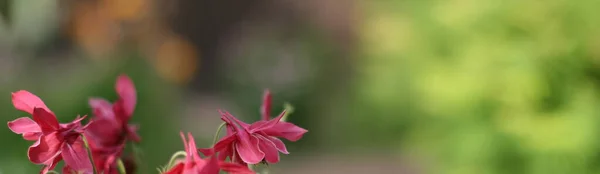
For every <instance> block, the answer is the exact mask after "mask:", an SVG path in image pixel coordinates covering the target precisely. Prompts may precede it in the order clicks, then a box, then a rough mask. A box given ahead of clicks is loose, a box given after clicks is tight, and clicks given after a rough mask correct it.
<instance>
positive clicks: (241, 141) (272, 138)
mask: <svg viewBox="0 0 600 174" xmlns="http://www.w3.org/2000/svg"><path fill="white" fill-rule="evenodd" d="M270 108H271V95H270V93H269V91H266V93H265V95H264V98H263V105H262V107H261V114H262V118H263V120H260V121H257V122H254V123H252V124H247V123H244V122H242V121H240V120H238V119H237V118H235V117H234V116H232V115H231V114H229V113H228V112H225V113H223V112H221V111H219V112H220V113H221V119H222V120H223V121H224V122H225V123H226V124H227V136H225V137H223V138H222V139H221V140H220V141H219V142H218V143H217V144H215V145H214V149H215V150H216V151H218V152H220V153H219V160H225V159H226V158H227V157H229V158H230V159H231V161H232V162H235V163H239V164H246V163H248V164H256V163H259V162H262V161H263V160H266V161H267V162H269V163H277V162H279V152H281V153H284V154H289V152H288V151H287V149H286V147H285V144H284V143H283V142H282V141H281V140H280V139H279V138H277V137H283V138H285V139H288V140H290V141H297V140H299V139H300V138H302V136H303V135H304V133H306V132H307V130H306V129H303V128H300V127H298V126H296V125H294V124H292V123H287V122H281V121H280V120H281V118H282V117H283V116H284V115H285V111H283V112H282V113H281V114H280V115H279V116H278V117H276V118H274V119H270V116H269V114H270Z"/></svg>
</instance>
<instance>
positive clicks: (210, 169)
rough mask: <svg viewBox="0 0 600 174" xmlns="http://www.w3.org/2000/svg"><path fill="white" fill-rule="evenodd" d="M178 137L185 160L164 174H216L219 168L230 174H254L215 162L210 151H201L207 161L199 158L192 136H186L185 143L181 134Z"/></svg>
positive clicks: (240, 166)
mask: <svg viewBox="0 0 600 174" xmlns="http://www.w3.org/2000/svg"><path fill="white" fill-rule="evenodd" d="M180 135H181V139H183V143H184V146H185V151H186V154H187V155H186V158H185V160H183V161H181V162H179V163H177V165H175V166H174V167H173V168H171V169H170V170H169V171H167V172H165V174H218V173H219V170H220V168H222V169H223V170H224V171H227V172H229V173H231V174H253V173H254V172H252V171H251V170H250V169H248V168H247V167H246V166H242V165H238V164H231V163H225V162H219V161H217V159H216V158H215V157H214V156H212V155H213V154H214V151H212V150H210V149H205V150H203V151H202V152H203V153H204V154H205V155H207V156H209V157H208V159H202V158H200V155H199V154H198V150H197V148H196V142H195V141H194V137H192V134H190V133H188V134H187V137H188V140H189V141H186V139H185V136H184V134H183V132H182V133H180Z"/></svg>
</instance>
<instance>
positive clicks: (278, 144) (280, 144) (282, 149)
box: [264, 136, 290, 154]
mask: <svg viewBox="0 0 600 174" xmlns="http://www.w3.org/2000/svg"><path fill="white" fill-rule="evenodd" d="M264 138H267V139H269V140H270V141H271V142H272V143H273V145H275V148H277V150H279V151H280V152H281V153H283V154H289V153H290V152H288V151H287V148H286V147H285V144H283V142H282V141H281V140H280V139H279V138H275V137H272V136H264Z"/></svg>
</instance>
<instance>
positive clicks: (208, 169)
mask: <svg viewBox="0 0 600 174" xmlns="http://www.w3.org/2000/svg"><path fill="white" fill-rule="evenodd" d="M201 164H202V163H200V164H198V161H197V162H196V165H201ZM198 167H200V170H199V172H198V173H202V174H204V173H206V174H213V173H216V174H218V173H219V170H220V169H219V161H218V160H217V158H215V157H210V158H209V159H208V160H207V161H206V162H204V165H202V166H198ZM194 174H196V173H194Z"/></svg>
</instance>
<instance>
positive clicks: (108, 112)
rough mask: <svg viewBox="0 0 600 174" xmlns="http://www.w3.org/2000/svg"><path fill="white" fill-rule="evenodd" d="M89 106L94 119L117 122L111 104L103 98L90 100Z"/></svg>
mask: <svg viewBox="0 0 600 174" xmlns="http://www.w3.org/2000/svg"><path fill="white" fill-rule="evenodd" d="M88 104H89V105H90V107H91V108H92V110H93V112H94V117H96V118H99V119H109V120H115V121H116V117H115V112H114V111H113V106H112V104H111V103H110V102H108V101H107V100H105V99H101V98H90V99H89V100H88Z"/></svg>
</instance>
